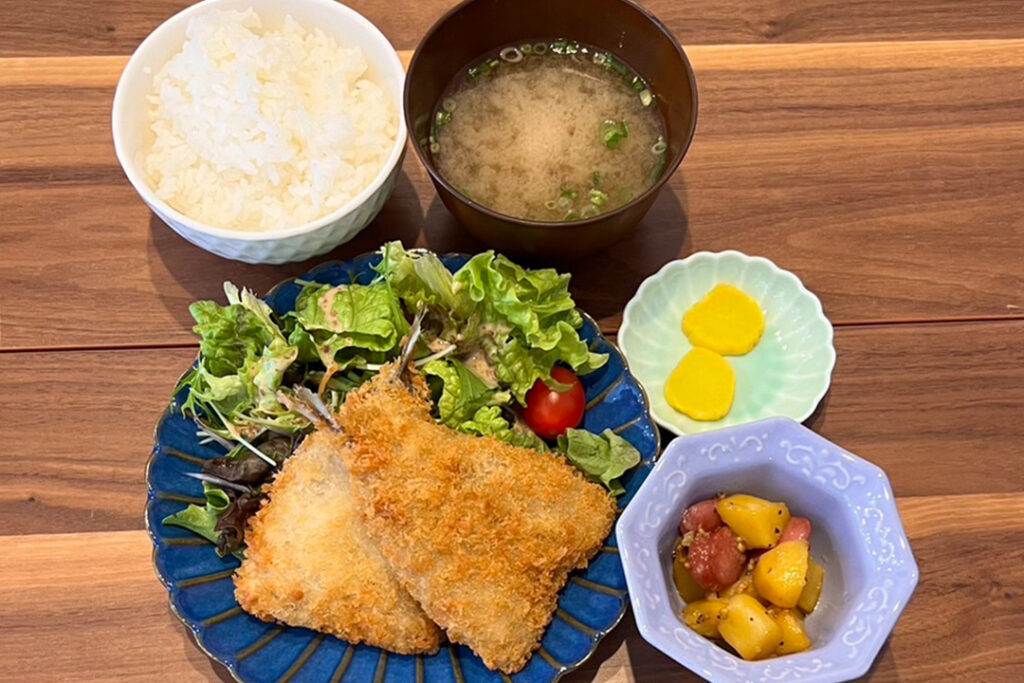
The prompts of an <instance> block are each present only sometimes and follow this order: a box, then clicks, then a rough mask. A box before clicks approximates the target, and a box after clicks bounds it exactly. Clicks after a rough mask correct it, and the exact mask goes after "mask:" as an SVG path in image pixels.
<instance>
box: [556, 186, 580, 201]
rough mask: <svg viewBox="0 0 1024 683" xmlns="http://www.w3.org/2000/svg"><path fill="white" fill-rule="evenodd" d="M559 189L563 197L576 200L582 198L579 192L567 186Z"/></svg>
mask: <svg viewBox="0 0 1024 683" xmlns="http://www.w3.org/2000/svg"><path fill="white" fill-rule="evenodd" d="M559 189H560V190H561V191H562V194H561V196H562V197H566V198H568V199H576V198H577V197H579V196H580V193H579V192H577V191H576V190H574V189H572V188H571V187H568V186H566V185H562V187H561V188H559Z"/></svg>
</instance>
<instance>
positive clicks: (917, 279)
mask: <svg viewBox="0 0 1024 683" xmlns="http://www.w3.org/2000/svg"><path fill="white" fill-rule="evenodd" d="M188 4H189V2H188V0H131V1H129V0H78V1H77V2H70V1H69V0H37V1H36V2H31V3H29V2H24V1H23V0H0V682H6V681H12V682H13V681H18V682H19V683H20V682H22V681H29V682H33V683H34V682H36V681H90V682H92V681H139V682H140V683H141V682H144V681H145V682H149V681H154V680H174V681H188V682H191V681H196V682H198V681H218V680H225V681H227V680H230V677H229V676H228V674H227V673H226V672H225V671H224V670H222V669H221V668H219V667H218V666H217V665H214V664H212V663H211V662H210V661H209V660H208V659H207V658H206V656H205V655H203V654H202V652H201V651H200V650H199V649H198V648H197V647H195V645H194V643H193V642H192V640H191V636H190V635H189V633H188V631H187V630H186V629H185V628H184V627H182V626H181V625H180V623H179V622H178V621H177V619H176V618H175V617H174V616H173V615H172V614H171V613H170V611H169V608H168V606H167V599H166V595H165V592H164V590H163V588H162V587H161V586H160V584H159V582H158V581H157V580H156V578H155V577H154V574H153V570H152V565H151V560H150V547H151V546H150V543H149V539H148V538H147V537H146V535H145V532H144V531H142V525H143V521H142V508H143V505H144V501H145V494H146V488H145V481H144V471H143V468H144V465H145V461H146V459H147V457H148V453H149V449H150V447H151V444H152V433H153V427H154V425H155V423H156V420H157V419H158V417H159V415H160V413H161V412H162V410H163V409H164V407H165V405H166V400H167V398H168V395H169V392H170V389H171V387H172V385H173V384H174V381H175V379H176V378H177V377H178V375H179V374H180V372H181V371H182V370H183V369H184V368H185V367H186V366H187V365H188V364H189V362H190V361H191V359H192V358H193V357H194V355H195V353H196V345H195V341H194V338H193V336H192V334H191V332H190V327H191V320H190V319H189V317H188V314H187V310H186V307H187V305H188V303H190V302H191V301H193V300H195V299H197V298H208V297H218V296H219V295H220V286H221V283H222V281H223V280H225V279H231V280H234V281H236V282H239V283H242V284H246V285H248V286H250V287H252V288H254V289H256V290H265V289H267V288H269V287H270V286H272V285H273V284H275V283H276V282H278V281H279V280H281V279H283V278H284V277H288V276H291V275H295V274H298V273H301V272H303V271H304V270H307V269H308V268H309V267H310V266H311V265H313V263H316V262H320V261H322V260H325V259H328V258H347V257H350V256H353V255H355V254H358V253H361V252H365V251H369V250H372V249H375V248H376V247H377V246H379V244H380V243H381V242H382V241H385V240H387V239H401V240H403V241H404V242H406V243H407V244H416V245H419V246H429V247H431V248H434V249H437V250H439V251H449V250H466V251H476V250H478V249H480V248H482V246H483V245H480V244H479V243H477V242H475V241H474V240H473V239H471V238H470V237H468V236H467V235H466V234H465V233H464V232H463V231H462V230H461V229H460V228H459V227H458V226H457V225H456V224H455V222H454V221H453V219H452V218H451V217H450V216H449V215H448V214H447V213H446V211H445V210H444V209H443V208H442V207H441V205H440V203H439V202H438V201H437V200H436V198H435V195H434V192H433V190H432V188H431V186H430V183H429V179H428V178H427V176H426V174H425V172H424V171H423V169H422V168H421V167H420V165H419V164H418V162H417V161H416V160H415V159H414V155H409V157H408V159H407V161H406V165H405V167H404V169H403V171H404V172H403V174H402V176H401V177H400V179H399V183H398V187H397V188H396V191H395V193H394V195H393V197H392V198H391V199H390V200H389V202H388V204H387V205H386V207H385V209H384V211H383V212H382V213H381V215H380V217H379V218H378V219H377V220H376V221H375V222H374V223H373V224H372V225H371V226H370V227H369V228H368V229H367V230H365V231H364V232H363V233H361V234H360V235H359V236H357V237H356V238H355V239H354V240H353V241H352V242H351V243H349V244H347V245H343V246H341V247H339V248H338V249H336V250H335V251H334V252H332V253H331V254H329V255H327V256H325V257H322V258H318V259H315V260H314V261H313V262H310V263H302V264H289V265H285V266H278V267H270V266H250V265H245V264H240V263H234V262H229V261H225V260H222V259H220V258H218V257H215V256H212V255H210V254H207V253H205V252H203V251H201V250H199V249H198V248H196V247H193V246H192V245H190V244H188V243H187V242H185V241H184V240H182V239H181V238H179V237H178V236H177V235H175V234H174V233H173V232H172V231H171V230H170V229H169V228H167V227H166V226H164V225H163V224H162V223H161V222H160V221H159V220H158V219H156V218H154V217H153V216H152V214H150V213H149V211H148V210H147V209H146V207H145V205H144V204H143V203H142V202H141V200H140V199H139V198H138V196H137V195H136V194H135V192H134V190H133V189H132V188H131V186H130V185H129V184H128V182H127V180H126V179H125V178H124V176H123V174H122V172H121V170H120V167H119V166H118V164H117V161H116V159H115V157H114V153H113V146H112V142H111V136H110V120H109V113H110V106H111V101H112V97H113V89H114V86H115V84H116V81H117V78H118V75H119V74H120V71H121V69H122V68H123V66H124V64H125V61H126V59H127V55H128V54H130V53H131V51H132V50H134V48H135V47H136V46H137V45H138V43H139V42H140V41H141V40H142V39H143V38H144V37H145V36H146V35H147V33H148V32H149V31H151V30H152V29H153V28H155V27H156V26H157V25H158V24H159V23H160V22H161V21H163V20H164V19H166V18H167V17H168V16H170V15H171V14H173V13H174V12H175V11H177V10H179V9H181V8H182V7H185V6H187V5H188ZM350 4H351V5H352V6H353V7H354V8H356V9H357V10H359V11H360V12H363V13H364V14H365V15H366V16H367V17H368V18H370V19H371V20H372V21H374V22H375V23H377V24H378V25H379V26H380V27H381V29H382V30H383V31H384V32H385V34H386V35H387V36H388V37H389V38H390V39H391V41H392V42H393V44H394V45H395V46H396V48H397V49H399V50H403V51H405V52H403V56H404V57H406V58H407V57H408V50H411V49H412V48H414V47H415V45H416V43H417V41H418V40H419V38H420V37H421V36H422V34H423V32H424V31H425V30H426V29H427V28H428V27H429V26H430V25H431V24H432V23H433V22H434V21H435V20H436V19H437V18H438V17H439V16H440V15H441V14H442V13H443V12H444V11H446V10H447V8H448V7H450V6H451V5H452V4H453V3H452V1H451V0H419V1H418V2H393V1H385V0H352V2H350ZM643 4H644V5H645V6H647V7H648V9H650V10H651V11H653V12H654V13H655V14H656V15H658V16H659V17H660V18H661V19H662V20H664V21H665V23H666V24H667V25H668V27H669V28H670V29H671V30H672V31H673V32H674V33H675V34H676V36H677V37H678V38H679V39H680V40H681V42H682V43H683V44H684V45H685V46H686V49H687V53H688V54H689V56H690V58H691V61H692V62H693V65H694V69H695V71H696V73H697V79H698V85H699V90H700V100H701V104H700V116H699V123H698V131H697V137H696V140H695V142H694V144H693V147H692V148H691V150H690V153H689V155H688V156H687V158H686V160H685V162H684V163H683V166H682V167H681V169H680V171H679V172H678V173H677V174H676V176H675V177H674V178H673V179H672V180H671V182H670V183H669V185H668V186H667V188H666V190H665V191H664V192H663V194H662V195H661V196H660V198H659V200H658V202H657V203H656V205H655V207H654V209H653V210H652V212H651V214H650V215H649V216H648V218H647V219H646V220H645V221H644V222H643V223H642V224H641V226H640V227H639V229H638V230H637V231H636V232H635V233H634V234H632V235H631V236H630V237H628V238H627V239H626V240H624V241H623V242H622V243H620V244H618V245H616V246H615V247H613V248H611V249H609V250H607V252H605V253H603V254H600V255H597V256H595V257H593V258H590V259H587V260H584V261H581V262H576V263H572V264H567V266H566V267H567V268H568V270H570V271H571V272H572V273H573V276H574V277H573V292H574V295H575V296H576V298H577V300H578V302H579V303H580V304H581V305H582V306H583V307H584V308H585V309H586V310H587V311H588V312H590V313H592V314H594V315H595V316H596V317H598V318H599V320H600V323H601V325H602V327H603V328H604V329H605V330H606V331H607V332H610V333H614V332H615V330H616V329H617V327H618V323H619V319H620V316H621V310H622V307H623V306H624V304H625V302H626V301H627V300H628V299H629V298H630V297H631V296H632V294H633V292H634V291H635V288H636V286H637V285H638V284H639V283H640V282H641V281H642V280H643V279H644V278H645V277H646V276H648V275H649V274H651V273H653V272H654V271H655V270H657V269H658V268H659V267H660V266H661V265H663V264H664V263H666V262H667V261H669V260H671V259H673V258H677V257H679V256H685V255H687V254H689V253H692V252H694V251H697V250H702V249H708V250H721V249H726V248H733V249H740V250H742V251H745V252H748V253H751V254H760V255H764V256H767V257H769V258H771V259H773V260H774V261H776V262H777V263H778V264H779V265H780V266H782V267H784V268H787V269H790V270H792V271H794V272H795V273H797V274H798V275H799V276H800V277H801V279H803V281H804V282H805V283H806V284H807V285H808V286H809V287H810V288H811V289H812V290H813V291H815V292H816V293H817V294H818V295H819V296H820V297H821V299H822V301H823V303H824V305H825V309H826V313H827V314H828V315H829V316H830V318H831V319H832V320H833V322H834V323H835V325H836V348H837V352H838V362H837V366H836V370H835V373H834V377H833V384H832V389H831V391H830V392H829V394H828V396H827V397H826V399H825V401H824V402H823V404H822V406H821V407H820V408H819V410H818V411H817V412H816V413H815V415H814V416H812V418H811V419H810V420H809V421H808V424H809V425H810V426H812V427H813V428H814V429H816V430H817V431H819V432H821V433H822V434H824V435H825V436H826V437H828V438H830V439H832V440H834V441H836V442H837V443H839V444H841V445H842V446H844V447H845V448H847V449H849V450H851V451H852V452H855V453H858V454H859V455H862V456H864V457H866V458H868V459H870V460H872V461H874V462H876V463H878V464H879V465H881V466H882V467H884V468H885V469H886V471H887V472H888V474H889V476H890V478H891V480H892V483H893V487H894V490H895V492H896V495H897V496H898V499H899V501H898V502H899V506H900V509H901V512H902V514H903V518H904V522H905V525H906V527H907V531H908V534H909V536H910V541H911V544H912V546H913V550H914V552H915V555H916V557H917V560H918V563H919V565H920V568H921V583H920V585H919V587H918V590H917V592H916V594H915V595H914V597H913V599H912V600H911V602H910V605H909V607H908V608H907V611H906V613H905V615H904V617H903V618H902V619H901V621H900V622H899V624H898V626H897V628H896V631H895V632H894V634H893V637H892V638H891V639H890V640H889V642H888V644H887V645H886V646H885V648H883V650H882V653H881V655H880V657H879V659H878V661H877V662H876V664H875V666H874V667H873V669H872V670H871V672H870V673H869V674H868V676H867V677H866V678H867V679H870V680H872V681H921V682H929V683H930V682H932V681H946V680H954V681H970V682H971V683H974V682H976V681H979V682H980V681H984V682H985V683H989V682H995V683H1001V682H1002V681H1007V682H1010V681H1016V680H1020V670H1021V667H1022V666H1024V644H1022V643H1021V640H1020V634H1021V633H1024V468H1022V467H1021V465H1020V462H1021V460H1020V455H1019V451H1020V444H1021V443H1022V442H1024V200H1022V197H1024V97H1022V94H1024V7H1022V5H1021V2H1020V0H973V1H972V2H970V3H964V2H955V1H953V0H906V1H905V2H892V1H891V0H847V1H845V2H839V1H838V0H768V1H766V2H759V1H755V0H716V1H714V2H713V1H712V0H689V1H688V2H678V1H676V0H646V1H645V2H643ZM566 680H567V681H569V683H582V682H583V681H596V682H599V683H629V682H633V681H638V682H641V683H648V682H654V683H660V682H664V683H668V682H669V681H688V680H695V679H694V677H693V676H692V675H690V674H688V673H687V672H686V671H685V670H684V669H682V668H681V667H679V666H678V665H676V664H675V663H673V662H672V661H671V660H669V659H668V658H667V657H665V656H664V655H662V654H661V653H659V652H658V651H656V650H655V649H654V648H652V647H650V646H649V645H647V644H646V643H645V642H644V641H643V640H642V639H641V638H640V636H639V634H638V633H637V631H636V627H635V625H634V624H633V623H632V620H631V619H630V618H627V619H626V620H625V621H624V623H623V625H622V626H620V627H619V628H618V629H616V630H615V631H613V632H612V634H610V635H609V636H608V637H607V638H606V639H605V641H604V642H603V643H602V644H601V646H600V648H599V650H598V653H597V655H596V656H595V657H594V658H592V659H591V660H590V661H589V662H588V663H587V664H586V665H585V666H584V667H583V668H582V669H581V670H579V671H578V672H575V673H574V674H572V675H570V676H569V677H568V678H567V679H566Z"/></svg>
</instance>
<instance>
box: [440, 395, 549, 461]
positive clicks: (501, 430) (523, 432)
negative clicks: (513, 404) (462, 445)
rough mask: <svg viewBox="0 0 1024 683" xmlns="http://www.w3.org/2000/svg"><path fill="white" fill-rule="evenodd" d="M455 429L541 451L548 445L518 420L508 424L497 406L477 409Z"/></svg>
mask: <svg viewBox="0 0 1024 683" xmlns="http://www.w3.org/2000/svg"><path fill="white" fill-rule="evenodd" d="M456 429H458V430H459V431H460V432H464V433H466V434H475V435H476V436H493V437H496V438H498V439H501V440H502V441H506V442H508V443H510V444H512V445H513V446H519V447H520V448H532V449H533V450H535V451H539V452H541V453H545V452H547V450H548V445H547V444H546V443H544V440H543V439H541V438H540V437H539V436H537V435H536V434H534V433H533V432H532V431H531V430H530V428H529V427H527V426H526V425H524V424H522V423H521V422H519V421H518V420H517V421H515V422H514V423H513V424H509V421H508V420H506V419H505V417H504V416H503V415H502V413H501V408H500V407H498V406H486V407H484V408H480V409H478V410H477V411H476V413H474V414H473V419H471V420H467V421H466V422H463V423H461V424H460V425H458V427H456Z"/></svg>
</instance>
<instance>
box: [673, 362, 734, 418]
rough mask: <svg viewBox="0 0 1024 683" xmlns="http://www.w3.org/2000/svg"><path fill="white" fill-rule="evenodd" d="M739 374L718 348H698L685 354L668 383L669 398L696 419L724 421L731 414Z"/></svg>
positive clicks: (678, 407)
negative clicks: (716, 351) (720, 353)
mask: <svg viewBox="0 0 1024 683" xmlns="http://www.w3.org/2000/svg"><path fill="white" fill-rule="evenodd" d="M735 392H736V373H734V372H733V369H732V366H731V365H729V362H728V361H726V360H725V359H724V358H722V357H721V356H720V355H718V354H717V353H715V352H714V351H708V350H707V349H701V348H697V349H694V350H693V351H690V352H689V353H688V354H686V355H685V356H683V360H681V361H680V362H679V365H677V366H676V369H675V370H673V371H672V374H671V375H669V378H668V381H667V382H665V400H667V401H668V404H669V405H670V406H672V407H673V408H674V409H675V410H678V411H679V412H680V413H682V414H683V415H686V416H687V417H690V418H692V419H694V420H700V421H702V422H709V421H712V420H720V419H722V418H723V417H725V416H726V415H727V414H728V413H729V409H730V408H731V407H732V397H733V394H734V393H735Z"/></svg>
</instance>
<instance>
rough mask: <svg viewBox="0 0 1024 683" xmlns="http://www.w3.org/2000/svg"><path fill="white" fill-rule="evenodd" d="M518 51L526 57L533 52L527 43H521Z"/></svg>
mask: <svg viewBox="0 0 1024 683" xmlns="http://www.w3.org/2000/svg"><path fill="white" fill-rule="evenodd" d="M519 51H520V52H522V53H523V54H524V55H528V54H530V53H531V52H533V46H532V45H530V44H529V43H523V44H522V45H520V46H519Z"/></svg>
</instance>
